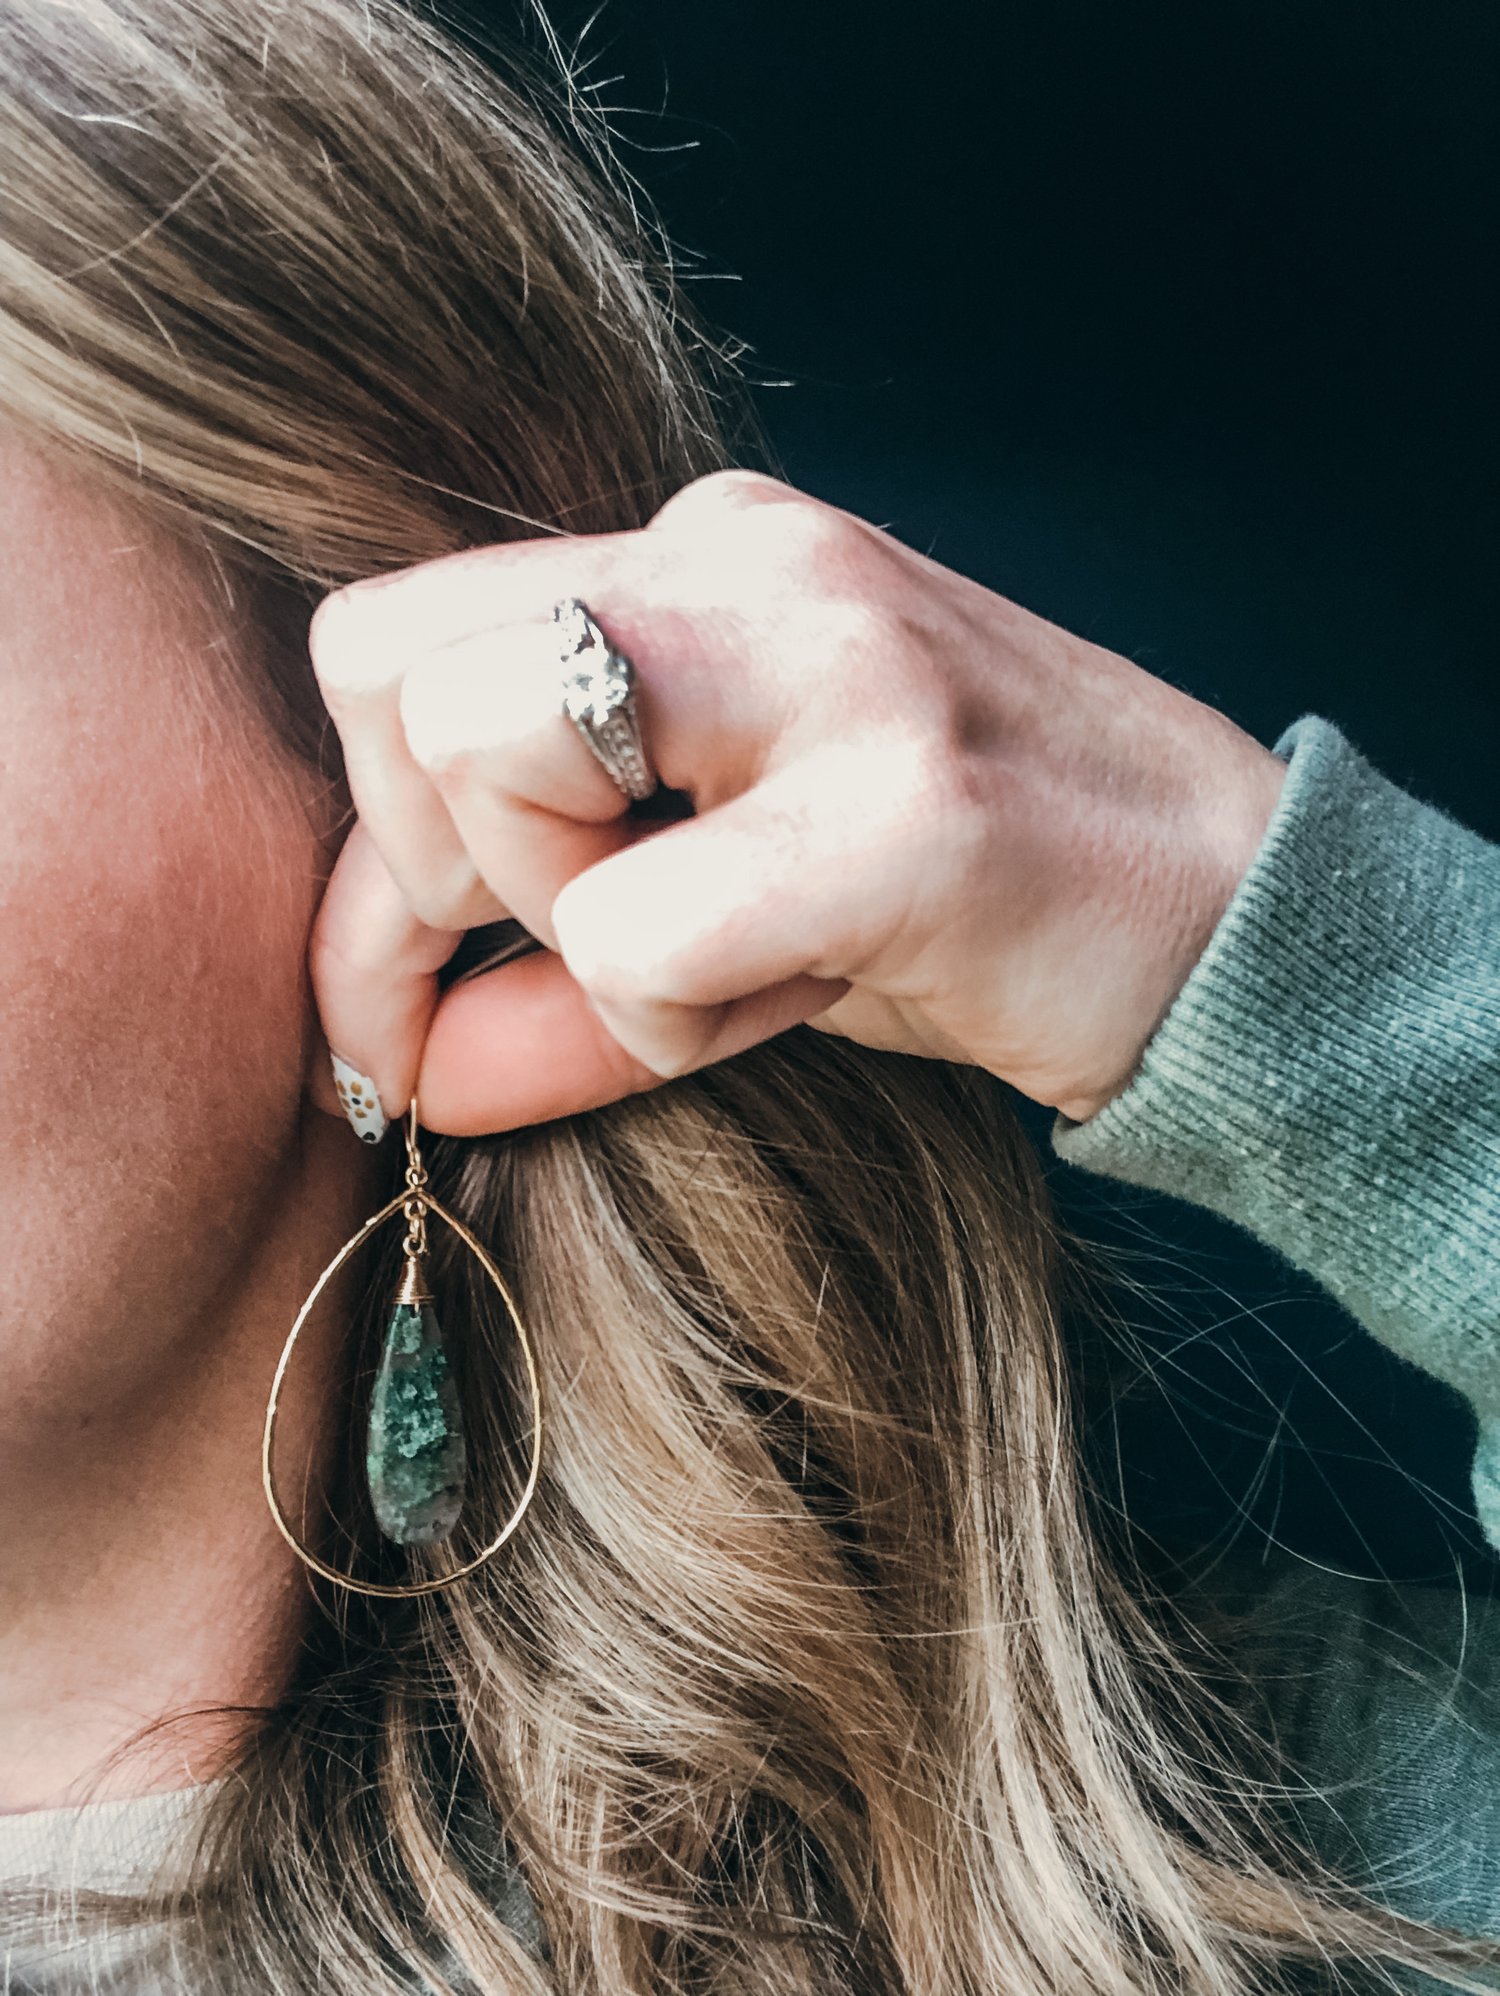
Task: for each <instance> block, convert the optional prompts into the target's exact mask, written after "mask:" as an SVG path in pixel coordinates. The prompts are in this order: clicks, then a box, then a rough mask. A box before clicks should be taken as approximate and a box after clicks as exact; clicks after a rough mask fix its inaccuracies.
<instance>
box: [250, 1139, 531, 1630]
mask: <svg viewBox="0 0 1500 1996" xmlns="http://www.w3.org/2000/svg"><path fill="white" fill-rule="evenodd" d="M415 1133H416V1104H415V1103H413V1104H412V1116H411V1125H410V1129H409V1131H408V1136H407V1148H408V1154H409V1155H410V1154H414V1153H415V1149H416V1141H415ZM424 1176H425V1174H424ZM413 1203H415V1204H417V1205H419V1206H420V1208H421V1211H420V1214H419V1215H413V1214H412V1212H411V1210H410V1208H411V1206H412V1204H413ZM403 1207H406V1208H407V1209H408V1210H407V1219H408V1222H409V1223H415V1222H416V1221H417V1220H418V1219H420V1220H421V1221H424V1222H425V1219H426V1216H427V1215H428V1214H429V1213H432V1214H435V1215H436V1216H437V1218H438V1219H440V1220H441V1221H443V1223H444V1224H445V1225H446V1226H448V1227H451V1228H452V1230H453V1232H454V1233H455V1234H457V1235H458V1237H459V1239H460V1240H461V1241H462V1242H463V1243H464V1245H465V1247H467V1248H468V1250H469V1252H470V1253H471V1254H472V1255H473V1256H474V1258H475V1260H476V1261H477V1262H478V1263H479V1265H480V1267H481V1268H482V1269H483V1270H484V1272H485V1274H486V1275H487V1276H488V1277H489V1279H490V1281H491V1282H492V1283H493V1284H494V1286H495V1288H496V1289H498V1290H499V1292H500V1297H501V1300H502V1302H503V1303H504V1304H505V1307H506V1310H507V1311H508V1313H509V1315H510V1320H511V1323H512V1324H513V1325H514V1326H515V1332H516V1337H517V1339H518V1340H519V1342H520V1346H521V1357H522V1359H523V1361H524V1362H525V1366H526V1379H527V1384H528V1386H529V1387H530V1391H531V1463H530V1467H529V1469H528V1471H527V1476H526V1484H525V1488H524V1489H523V1490H522V1492H521V1494H520V1496H519V1498H518V1499H517V1500H516V1505H515V1508H514V1510H513V1511H512V1512H511V1514H510V1516H509V1517H508V1518H507V1519H506V1521H505V1523H504V1525H502V1526H501V1528H500V1530H499V1531H498V1532H497V1533H496V1534H495V1536H494V1538H493V1539H491V1541H490V1543H489V1544H488V1545H487V1546H486V1547H485V1548H484V1550H483V1552H480V1553H476V1554H475V1556H474V1558H473V1559H471V1560H466V1561H465V1562H464V1564H463V1565H462V1566H457V1567H455V1568H454V1569H453V1571H452V1572H451V1573H439V1574H434V1575H433V1576H432V1577H431V1579H428V1580H417V1581H411V1582H408V1583H405V1584H397V1583H395V1582H390V1581H379V1580H356V1579H355V1578H354V1577H353V1576H352V1575H350V1574H347V1573H340V1572H339V1570H338V1569H337V1567H333V1566H330V1565H329V1564H328V1563H327V1561H326V1560H322V1559H320V1558H319V1557H318V1555H317V1554H316V1553H315V1552H314V1551H313V1550H312V1549H311V1547H309V1546H305V1545H304V1544H303V1543H302V1541H301V1539H299V1538H298V1536H297V1534H296V1532H295V1531H293V1529H292V1527H291V1524H290V1523H289V1521H288V1519H287V1516H286V1513H285V1512H284V1511H283V1510H282V1508H281V1505H280V1503H279V1502H278V1500H277V1496H276V1489H275V1484H274V1482H273V1480H272V1476H271V1458H272V1452H273V1449H274V1447H275V1442H276V1414H277V1409H278V1408H279V1406H280V1403H281V1388H282V1384H283V1382H284V1381H285V1379H286V1373H287V1367H288V1366H289V1365H290V1364H291V1362H292V1353H293V1352H294V1351H295V1350H296V1347H297V1339H298V1338H299V1337H300V1336H301V1334H302V1326H303V1325H304V1324H305V1323H306V1322H307V1319H308V1316H309V1315H310V1314H311V1311H312V1308H313V1305H314V1304H315V1303H316V1302H317V1300H318V1298H319V1296H321V1295H322V1293H323V1290H324V1289H325V1288H326V1286H327V1285H328V1283H329V1282H330V1281H331V1280H332V1278H333V1277H334V1276H335V1275H336V1274H337V1273H338V1271H339V1270H340V1269H341V1268H342V1267H343V1265H344V1263H345V1262H346V1261H347V1260H348V1259H349V1257H350V1255H351V1254H353V1253H354V1251H355V1250H356V1248H358V1247H361V1246H362V1245H363V1244H364V1242H365V1241H367V1240H368V1239H369V1238H370V1236H371V1234H373V1233H374V1231H375V1229H376V1228H377V1227H380V1226H383V1225H384V1224H385V1222H386V1221H387V1220H389V1219H390V1218H391V1217H392V1216H393V1215H394V1214H396V1213H399V1212H400V1211H401V1210H402V1208H403ZM424 1246H425V1233H424ZM541 1471H542V1388H541V1380H540V1379H539V1377H538V1375H537V1369H536V1354H535V1352H534V1351H533V1350H532V1347H531V1339H530V1337H529V1336H528V1335H527V1331H526V1326H525V1325H524V1324H523V1323H522V1322H521V1314H520V1312H519V1311H518V1310H517V1308H516V1306H515V1301H514V1299H513V1297H512V1296H511V1293H510V1291H509V1289H508V1288H507V1287H506V1286H505V1280H504V1277H503V1276H502V1275H501V1273H500V1271H499V1269H498V1268H496V1266H495V1264H494V1262H493V1261H491V1260H490V1257H489V1256H488V1255H487V1254H486V1253H485V1251H484V1249H483V1248H482V1247H481V1246H480V1244H479V1242H478V1241H477V1240H476V1239H475V1238H474V1236H473V1235H472V1234H471V1233H470V1232H469V1229H468V1228H467V1227H466V1226H465V1225H464V1223H463V1221H462V1220H459V1219H455V1218H454V1216H453V1214H452V1213H450V1212H449V1211H448V1210H447V1208H446V1207H445V1206H442V1205H440V1204H439V1203H438V1201H437V1200H436V1199H434V1198H433V1196H432V1194H431V1193H430V1192H427V1191H425V1190H422V1191H415V1192H414V1191H413V1188H412V1186H411V1184H410V1183H408V1184H407V1185H404V1186H403V1187H402V1189H401V1190H400V1191H399V1192H398V1193H397V1194H396V1196H395V1198H394V1199H390V1200H388V1201H387V1202H386V1204H385V1205H384V1206H382V1207H381V1209H380V1211H379V1212H378V1213H376V1214H373V1215H372V1216H371V1218H370V1219H368V1220H366V1221H365V1223H364V1225H363V1226H362V1227H361V1228H360V1230H359V1232H358V1233H357V1234H353V1235H351V1236H350V1238H349V1239H348V1240H347V1241H345V1243H344V1245H343V1246H342V1247H341V1248H340V1249H339V1251H338V1253H337V1254H336V1255H335V1256H334V1258H333V1260H332V1261H331V1262H329V1264H328V1266H327V1267H326V1268H325V1269H324V1270H323V1273H322V1274H321V1275H320V1276H319V1277H318V1279H317V1281H316V1282H315V1283H314V1284H313V1286H312V1289H311V1291H310V1292H309V1294H308V1297H307V1300H306V1302H305V1303H304V1304H303V1305H302V1308H301V1309H300V1310H299V1311H298V1312H297V1321H296V1322H295V1323H294V1324H293V1325H292V1328H291V1330H290V1331H289V1332H288V1333H287V1340H286V1343H285V1344H284V1345H283V1346H282V1348H281V1357H280V1359H279V1360H278V1361H277V1365H276V1376H275V1378H274V1379H273V1380H272V1381H271V1397H270V1399H269V1400H267V1402H266V1422H265V1431H264V1434H263V1435H262V1438H261V1448H260V1477H261V1484H262V1487H263V1488H264V1490H265V1493H266V1503H267V1504H268V1505H269V1506H270V1511H271V1516H272V1518H273V1519H274V1520H275V1524H276V1529H277V1531H279V1532H280V1534H281V1536H282V1537H283V1538H284V1539H285V1540H286V1542H287V1544H288V1545H289V1546H290V1547H291V1549H292V1551H293V1552H294V1553H296V1555H297V1557H298V1559H300V1560H301V1561H302V1563H303V1565H304V1566H307V1567H310V1568H311V1569H312V1571H313V1572H314V1573H317V1574H320V1575H321V1576H322V1577H323V1579H324V1580H331V1581H332V1582H333V1583H334V1585H335V1586H337V1587H345V1588H347V1589H348V1590H349V1591H350V1592H351V1593H353V1594H371V1595H378V1596H380V1597H381V1598H382V1599H385V1600H393V1601H407V1600H414V1599H415V1598H416V1597H417V1596H418V1595H421V1594H437V1593H440V1592H441V1591H442V1589H443V1588H445V1587H452V1586H454V1585H456V1584H457V1582H459V1581H460V1580H467V1579H468V1577H469V1575H470V1574H472V1573H477V1572H478V1571H479V1569H480V1567H482V1566H485V1565H487V1564H488V1562H489V1561H490V1560H492V1559H493V1558H494V1557H495V1554H496V1553H497V1552H499V1550H500V1548H501V1547H502V1546H503V1545H504V1544H505V1542H506V1540H507V1539H508V1538H510V1536H511V1534H512V1533H513V1532H514V1531H515V1529H516V1527H517V1526H518V1525H519V1524H520V1522H521V1520H522V1519H523V1518H524V1517H525V1515H526V1511H527V1507H528V1506H529V1505H530V1503H531V1500H532V1497H533V1496H534V1495H535V1494H536V1487H537V1483H538V1480H539V1479H540V1476H541Z"/></svg>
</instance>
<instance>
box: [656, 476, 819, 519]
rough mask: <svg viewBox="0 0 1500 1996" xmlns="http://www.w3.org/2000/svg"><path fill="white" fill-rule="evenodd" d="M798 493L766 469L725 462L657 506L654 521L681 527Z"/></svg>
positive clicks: (680, 487)
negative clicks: (765, 470) (698, 519)
mask: <svg viewBox="0 0 1500 1996" xmlns="http://www.w3.org/2000/svg"><path fill="white" fill-rule="evenodd" d="M795 496H796V495H795V494H794V493H793V491H792V488H791V487H790V486H789V485H784V484H783V483H782V481H781V480H780V479H779V478H772V477H770V476H769V475H768V474H767V473H766V472H763V471H754V470H751V469H749V468H748V467H745V466H741V465H725V466H722V467H721V468H720V469H719V470H717V471H705V472H703V473H702V474H701V475H700V476H699V477H697V478H694V479H691V480H689V482H688V483H687V484H686V485H683V486H679V487H678V489H677V491H675V492H674V493H673V494H672V495H671V497H670V498H669V499H667V501H666V502H665V504H664V505H662V506H659V507H658V508H657V510H656V513H655V514H654V516H653V518H652V521H651V524H652V526H654V527H655V526H661V525H664V524H665V523H666V522H668V521H670V522H671V523H672V524H673V525H674V526H677V525H681V524H682V523H683V522H684V521H685V520H689V519H695V518H698V517H699V516H707V517H710V518H712V517H716V516H717V515H719V514H721V513H723V512H724V511H725V510H727V509H737V508H739V507H751V506H754V507H760V506H766V505H770V504H774V503H775V502H777V501H778V500H780V501H787V500H790V499H792V498H794V497H795Z"/></svg>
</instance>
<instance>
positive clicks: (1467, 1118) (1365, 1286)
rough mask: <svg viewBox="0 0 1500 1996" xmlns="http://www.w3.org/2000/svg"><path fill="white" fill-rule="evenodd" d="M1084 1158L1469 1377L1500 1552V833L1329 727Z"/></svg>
mask: <svg viewBox="0 0 1500 1996" xmlns="http://www.w3.org/2000/svg"><path fill="white" fill-rule="evenodd" d="M1274 753H1275V754H1277V755H1279V756H1280V757H1282V759H1283V760H1284V761H1286V763H1287V765H1288V767H1287V775H1286V779H1285V782H1284V784H1283V786H1282V791H1281V795H1280V797H1279V799H1278V800H1277V804H1276V807H1275V810H1274V811H1273V813H1272V816H1271V820H1270V822H1269V824H1268V826H1267V828H1266V833H1265V836H1264V838H1263V840H1262V842H1261V845H1260V848H1259V850H1258V851H1257V853H1256V855H1255V858H1254V859H1253V861H1252V862H1251V865H1250V867H1249V870H1248V871H1247V873H1246V874H1245V876H1244V878H1243V880H1242V881H1241V882H1240V885H1239V887H1238V889H1237V890H1236V892H1235V895H1234V897H1233V899H1232V900H1231V901H1230V903H1229V906H1228V907H1227V908H1226V910H1225V911H1224V914H1223V916H1222V917H1221V919H1220V921H1219V923H1218V926H1217V927H1216V928H1215V930H1214V932H1213V935H1212V936H1211V937H1210V939H1209V942H1208V945H1207V947H1206V949H1205V950H1204V952H1203V955H1202V956H1201V957H1200V959H1199V961H1198V962H1197V964H1196V965H1195V966H1194V968H1193V971H1192V973H1191V974H1190V976H1189V977H1188V980H1187V982H1186V983H1185V984H1184V986H1183V988H1182V989H1181V991H1180V992H1179V993H1178V995H1177V997H1176V999H1175V1001H1174V1002H1173V1004H1172V1006H1171V1008H1170V1010H1169V1011H1168V1012H1167V1014H1166V1016H1165V1018H1164V1019H1163V1020H1162V1021H1161V1023H1160V1025H1159V1026H1158V1028H1157V1030H1156V1032H1155V1033H1154V1035H1153V1036H1152V1038H1151V1040H1150V1042H1149V1044H1148V1045H1147V1047H1146V1049H1145V1052H1144V1054H1143V1055H1142V1057H1141V1060H1140V1062H1139V1064H1138V1066H1137V1069H1136V1072H1135V1074H1134V1075H1133V1077H1132V1078H1131V1080H1130V1081H1129V1083H1128V1084H1127V1086H1126V1087H1125V1089H1124V1090H1123V1091H1122V1093H1121V1094H1119V1095H1118V1096H1116V1097H1115V1099H1114V1100H1113V1101H1112V1102H1110V1103H1108V1104H1106V1106H1105V1107H1104V1108H1103V1109H1101V1110H1100V1111H1099V1112H1098V1114H1097V1115H1094V1116H1092V1117H1090V1118H1089V1119H1088V1120H1087V1121H1086V1122H1082V1123H1078V1122H1073V1121H1071V1120H1070V1119H1069V1118H1068V1117H1066V1116H1062V1115H1058V1116H1057V1117H1056V1119H1055V1121H1054V1124H1053V1127H1052V1146H1053V1149H1054V1151H1055V1152H1056V1154H1057V1155H1058V1156H1059V1157H1061V1158H1063V1159H1064V1160H1066V1161H1067V1162H1068V1163H1070V1164H1074V1165H1078V1166H1081V1167H1083V1168H1084V1169H1086V1170H1089V1171H1094V1172H1099V1173H1101V1174H1103V1175H1104V1176H1106V1177H1112V1178H1119V1179H1124V1180H1127V1181H1129V1182H1131V1183H1133V1184H1136V1185H1142V1186H1149V1187H1151V1188H1153V1189H1155V1190H1157V1191H1161V1192H1166V1193H1170V1194H1173V1195H1175V1196H1176V1197H1178V1198H1181V1199H1185V1200H1187V1201H1189V1202H1190V1203H1192V1204H1195V1205H1199V1206H1204V1207H1208V1208H1210V1209H1212V1210H1213V1211H1214V1212H1217V1213H1220V1214H1222V1215H1223V1216H1224V1217H1225V1218H1227V1219H1230V1220H1233V1221H1236V1222H1238V1223H1239V1224H1240V1225H1241V1226H1243V1227H1245V1228H1247V1229H1248V1230H1249V1231H1250V1232H1251V1233H1252V1234H1254V1235H1256V1236H1257V1237H1258V1238H1259V1239H1260V1240H1262V1241H1264V1242H1266V1243H1267V1244H1268V1245H1270V1246H1271V1247H1273V1248H1275V1249H1277V1250H1278V1251H1279V1252H1280V1253H1282V1254H1283V1255H1285V1256H1286V1257H1287V1259H1288V1260H1290V1261H1291V1262H1293V1263H1294V1264H1295V1265H1296V1266H1297V1267H1299V1268H1301V1269H1304V1270H1306V1271H1307V1273H1309V1274H1310V1275H1312V1276H1314V1277H1315V1278H1316V1279H1317V1280H1318V1281H1319V1282H1321V1283H1322V1284H1323V1286H1324V1287H1325V1288H1326V1289H1328V1290H1329V1291H1330V1292H1331V1293H1332V1295H1333V1296H1334V1297H1336V1298H1337V1300H1338V1301H1339V1302H1340V1303H1342V1304H1343V1305H1344V1307H1345V1308H1346V1309H1347V1310H1349V1311H1350V1312H1351V1313H1352V1315H1353V1316H1354V1317H1355V1318H1357V1319H1358V1320H1359V1322H1360V1323H1361V1324H1363V1325H1364V1326H1365V1328H1366V1329H1367V1330H1369V1331H1370V1332H1371V1333H1372V1334H1373V1335H1374V1336H1375V1337H1377V1338H1379V1339H1380V1340H1381V1341H1382V1342H1383V1343H1384V1344H1386V1345H1388V1346H1390V1348H1391V1349H1392V1350H1393V1351H1396V1352H1398V1353H1400V1354H1401V1355H1402V1356H1403V1357H1404V1358H1406V1359H1408V1360H1410V1361H1411V1362H1412V1363H1413V1364H1415V1365H1418V1366H1421V1367H1423V1368H1425V1369H1426V1370H1427V1371H1429V1372H1431V1373H1434V1374H1436V1376H1437V1377H1438V1378H1440V1379H1443V1380H1445V1381H1447V1382H1448V1384H1449V1385H1450V1386H1453V1387H1456V1388H1457V1389H1458V1390H1459V1391H1460V1392H1461V1393H1463V1394H1464V1395H1465V1396H1466V1397H1467V1399H1468V1400H1469V1402H1470V1404H1471V1405H1472V1406H1473V1408H1474V1411H1475V1413H1476V1415H1477V1417H1478V1422H1479V1432H1478V1444H1477V1448H1476V1453H1475V1459H1474V1465H1473V1487H1474V1497H1475V1502H1476V1505H1477V1507H1478V1513H1479V1517H1480V1521H1481V1523H1482V1524H1483V1526H1484V1529H1485V1531H1486V1533H1487V1535H1488V1536H1489V1538H1490V1540H1491V1542H1492V1543H1493V1544H1495V1545H1496V1546H1497V1547H1500V845H1492V844H1490V843H1489V842H1487V841H1486V840H1485V839H1483V838H1481V837H1480V836H1479V835H1478V834H1477V833H1476V832H1473V831H1471V830H1469V829H1467V828H1466V827H1465V826H1463V825H1461V824H1459V823H1458V822H1457V821H1456V820H1455V819H1453V818H1452V817H1450V816H1449V815H1448V814H1447V813H1446V812H1444V811H1442V810H1439V809H1438V808H1437V807H1436V806H1433V805H1429V804H1424V803H1421V802H1419V801H1418V800H1417V799H1416V798H1414V797H1411V796H1409V795H1408V794H1407V793H1406V792H1405V791H1403V790H1401V789H1399V788H1398V787H1397V786H1396V785H1395V784H1394V783H1392V782H1391V781H1390V780H1389V779H1388V778H1386V777H1385V776H1383V775H1381V774H1380V772H1379V771H1377V770H1376V769H1374V768H1372V767H1371V765H1370V764H1369V763H1368V762H1367V761H1366V760H1365V759H1364V758H1363V757H1362V756H1361V755H1360V754H1359V753H1358V751H1357V750H1356V749H1355V748H1354V747H1353V746H1352V745H1351V743H1350V742H1349V741H1348V739H1347V738H1346V737H1345V736H1344V735H1343V734H1342V733H1341V732H1340V730H1339V729H1338V728H1337V727H1335V726H1334V725H1333V724H1332V723H1331V722H1330V721H1327V720H1325V719H1323V718H1321V717H1320V716H1318V715H1316V714H1305V715H1303V716H1302V717H1301V719H1299V720H1297V721H1295V722H1293V724H1292V725H1291V726H1290V727H1289V728H1288V729H1287V730H1286V731H1285V733H1284V734H1283V735H1282V736H1281V738H1280V739H1279V740H1278V741H1277V742H1276V744H1275V747H1274Z"/></svg>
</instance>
